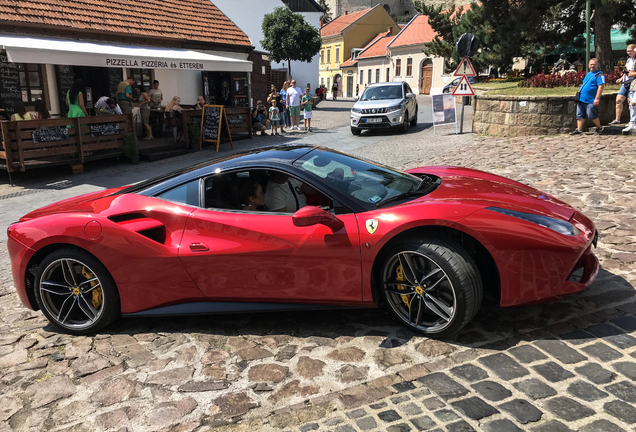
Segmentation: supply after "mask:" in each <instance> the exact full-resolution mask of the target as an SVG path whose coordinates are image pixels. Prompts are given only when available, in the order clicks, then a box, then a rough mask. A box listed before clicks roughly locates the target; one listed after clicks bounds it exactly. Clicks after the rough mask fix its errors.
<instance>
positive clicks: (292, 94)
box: [285, 80, 303, 130]
mask: <svg viewBox="0 0 636 432" xmlns="http://www.w3.org/2000/svg"><path fill="white" fill-rule="evenodd" d="M302 97H303V91H302V90H301V89H300V88H299V87H296V80H292V82H291V87H289V88H288V89H287V102H286V104H285V105H286V106H287V108H288V109H289V116H290V117H291V124H292V127H291V130H300V128H299V127H298V125H299V122H300V100H301V99H302Z"/></svg>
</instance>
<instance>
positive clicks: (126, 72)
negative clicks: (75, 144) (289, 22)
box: [0, 0, 254, 118]
mask: <svg viewBox="0 0 636 432" xmlns="http://www.w3.org/2000/svg"><path fill="white" fill-rule="evenodd" d="M253 49H254V48H253V46H252V44H251V41H250V39H249V38H248V36H247V35H246V34H245V33H244V32H243V31H242V30H241V29H239V28H238V27H237V26H236V25H235V24H234V23H233V22H232V21H231V20H230V19H229V18H227V17H226V16H225V15H224V14H223V13H222V12H221V11H220V10H219V9H218V8H217V7H216V6H215V5H214V4H213V3H212V2H210V1H209V0H163V1H161V2H147V1H141V0H126V1H123V0H108V1H107V0H90V1H89V0H76V1H73V2H68V1H62V0H31V1H29V2H22V3H20V4H19V5H18V6H16V5H15V4H10V3H9V2H8V1H7V0H0V108H2V109H4V110H5V112H6V113H7V114H11V113H12V112H13V110H14V107H15V104H16V103H17V102H19V101H21V102H23V103H24V105H25V106H26V108H27V110H29V111H32V110H33V107H34V103H35V101H36V100H38V99H41V100H42V101H44V103H45V105H46V107H47V108H48V110H49V112H50V113H51V115H52V117H53V118H57V117H63V116H64V115H65V112H66V104H65V97H66V92H67V91H68V90H69V89H70V87H71V85H72V84H73V81H74V80H75V79H78V78H80V79H82V80H83V81H84V83H85V85H86V96H85V103H86V106H87V108H89V109H90V108H92V104H93V103H94V102H95V101H97V100H98V99H99V98H100V97H102V96H113V95H114V94H115V93H116V88H117V85H118V84H119V83H120V82H121V81H123V80H124V79H126V77H128V76H133V77H134V78H135V81H136V82H137V86H140V85H143V86H144V87H145V89H146V90H147V91H148V90H150V89H151V88H152V83H153V81H154V80H157V81H159V86H160V89H161V91H162V93H163V104H164V105H165V104H166V103H167V102H169V101H170V100H171V99H172V97H173V96H179V97H180V98H181V103H182V104H183V105H185V106H188V105H194V104H195V103H196V99H197V96H199V95H203V96H204V97H205V98H206V101H207V102H208V103H211V104H218V105H226V106H241V107H248V106H250V73H251V71H252V62H251V61H249V60H248V57H249V56H250V54H251V53H252V51H253ZM133 92H134V93H135V92H136V93H138V92H139V90H138V87H137V88H136V89H134V90H133ZM134 96H136V95H135V94H133V97H134Z"/></svg>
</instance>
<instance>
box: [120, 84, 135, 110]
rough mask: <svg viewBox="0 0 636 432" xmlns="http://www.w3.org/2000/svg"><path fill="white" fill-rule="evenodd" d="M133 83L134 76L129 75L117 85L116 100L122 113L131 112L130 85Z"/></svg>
mask: <svg viewBox="0 0 636 432" xmlns="http://www.w3.org/2000/svg"><path fill="white" fill-rule="evenodd" d="M133 85H135V78H134V77H133V76H129V77H128V79H126V80H125V81H122V82H120V83H119V85H118V86H117V101H118V102H119V106H120V107H121V110H122V111H123V113H124V114H132V100H133V97H132V86H133Z"/></svg>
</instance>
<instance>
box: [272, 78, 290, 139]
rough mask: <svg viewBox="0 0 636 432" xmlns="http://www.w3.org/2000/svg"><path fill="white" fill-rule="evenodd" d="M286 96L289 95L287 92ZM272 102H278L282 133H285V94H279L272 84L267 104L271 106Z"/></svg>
mask: <svg viewBox="0 0 636 432" xmlns="http://www.w3.org/2000/svg"><path fill="white" fill-rule="evenodd" d="M285 94H287V92H285ZM272 100H275V101H276V108H278V114H279V123H280V133H285V121H284V120H285V119H284V115H283V112H284V111H285V105H284V103H283V92H282V91H281V92H280V93H279V92H278V91H276V86H275V85H274V84H272V87H271V89H270V94H269V96H268V97H267V102H269V103H270V104H271V103H272Z"/></svg>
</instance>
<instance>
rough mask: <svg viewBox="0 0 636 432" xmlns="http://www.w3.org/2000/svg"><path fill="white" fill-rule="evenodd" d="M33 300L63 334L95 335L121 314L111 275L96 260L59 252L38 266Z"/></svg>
mask: <svg viewBox="0 0 636 432" xmlns="http://www.w3.org/2000/svg"><path fill="white" fill-rule="evenodd" d="M35 299H36V301H37V303H38V306H39V307H40V310H41V311H42V313H43V314H44V315H45V316H46V317H47V318H48V320H49V321H50V322H51V323H52V324H53V325H54V326H56V327H58V328H60V329H61V330H63V331H64V332H66V333H69V334H74V335H85V334H91V333H95V332H96V331H98V330H100V329H102V328H104V327H105V326H107V325H108V324H110V323H111V322H113V321H115V320H116V319H117V318H119V316H120V315H121V306H120V299H119V292H118V291H117V286H116V285H115V281H114V280H113V278H112V276H111V275H110V273H109V272H108V270H107V269H106V267H104V265H103V264H102V263H101V262H99V260H97V259H96V258H95V257H93V256H92V255H90V254H89V253H87V252H85V251H83V250H79V249H74V248H64V249H59V250H57V251H55V252H52V253H51V254H49V255H48V256H47V257H46V258H44V260H43V261H42V262H41V263H40V265H39V266H38V270H37V274H36V278H35Z"/></svg>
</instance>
